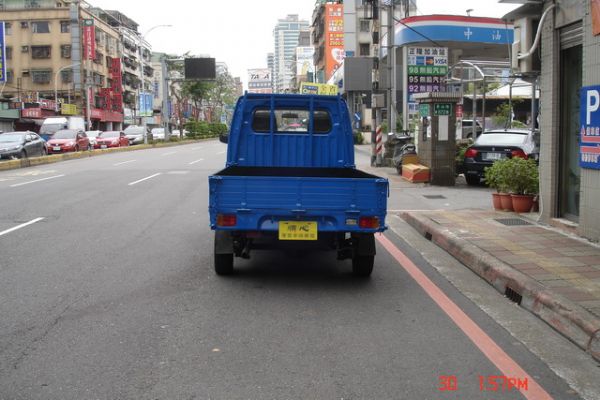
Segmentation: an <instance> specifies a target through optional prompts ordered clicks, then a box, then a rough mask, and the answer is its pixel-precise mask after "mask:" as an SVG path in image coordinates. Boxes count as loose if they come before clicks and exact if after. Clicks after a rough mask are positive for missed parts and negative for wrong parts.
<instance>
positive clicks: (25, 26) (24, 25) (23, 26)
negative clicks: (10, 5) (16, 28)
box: [21, 21, 29, 29]
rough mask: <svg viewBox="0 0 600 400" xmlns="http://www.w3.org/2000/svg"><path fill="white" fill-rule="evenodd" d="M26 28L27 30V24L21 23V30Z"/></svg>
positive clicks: (25, 22) (26, 22)
mask: <svg viewBox="0 0 600 400" xmlns="http://www.w3.org/2000/svg"><path fill="white" fill-rule="evenodd" d="M27 28H29V22H28V21H21V29H27Z"/></svg>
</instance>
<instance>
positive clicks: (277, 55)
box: [273, 14, 309, 93]
mask: <svg viewBox="0 0 600 400" xmlns="http://www.w3.org/2000/svg"><path fill="white" fill-rule="evenodd" d="M308 25H309V23H308V21H306V20H301V19H299V17H298V15H297V14H290V15H288V16H287V17H286V18H285V19H280V20H278V22H277V25H276V26H275V28H274V29H273V38H274V41H275V51H274V54H273V81H274V92H275V93H281V92H285V91H289V90H290V89H292V80H293V77H294V75H293V66H294V56H295V54H296V47H297V46H298V36H299V35H300V31H301V30H302V29H306V28H307V27H308Z"/></svg>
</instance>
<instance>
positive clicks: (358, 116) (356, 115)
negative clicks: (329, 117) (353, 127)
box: [354, 113, 360, 122]
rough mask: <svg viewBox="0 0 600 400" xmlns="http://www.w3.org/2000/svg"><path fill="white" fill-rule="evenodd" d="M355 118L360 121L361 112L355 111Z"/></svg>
mask: <svg viewBox="0 0 600 400" xmlns="http://www.w3.org/2000/svg"><path fill="white" fill-rule="evenodd" d="M354 120H355V121H357V122H360V114H359V113H354Z"/></svg>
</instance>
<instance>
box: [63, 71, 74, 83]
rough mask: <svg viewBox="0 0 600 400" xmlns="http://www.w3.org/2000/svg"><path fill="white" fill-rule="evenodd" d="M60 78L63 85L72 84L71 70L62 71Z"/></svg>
mask: <svg viewBox="0 0 600 400" xmlns="http://www.w3.org/2000/svg"><path fill="white" fill-rule="evenodd" d="M60 78H61V80H62V82H63V83H73V70H72V69H63V70H62V71H60Z"/></svg>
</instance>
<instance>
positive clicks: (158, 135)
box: [150, 128, 165, 140]
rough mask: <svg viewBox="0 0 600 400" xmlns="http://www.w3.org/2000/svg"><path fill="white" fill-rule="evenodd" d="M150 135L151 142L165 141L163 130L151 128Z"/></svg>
mask: <svg viewBox="0 0 600 400" xmlns="http://www.w3.org/2000/svg"><path fill="white" fill-rule="evenodd" d="M150 133H151V134H152V140H165V128H153V129H152V130H151V131H150Z"/></svg>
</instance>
